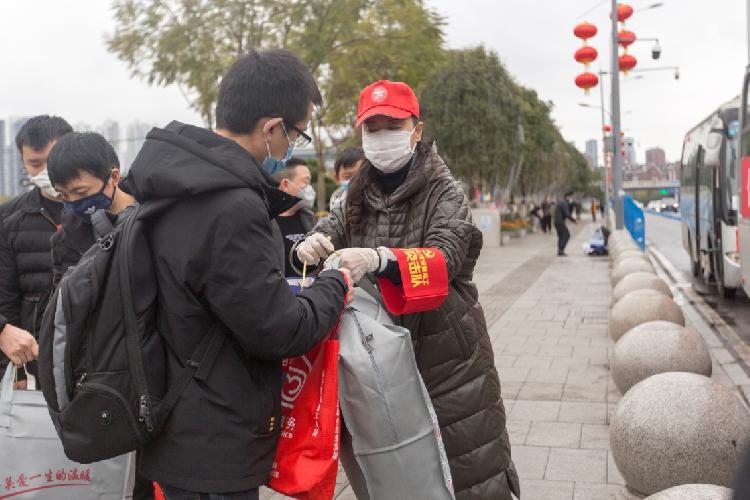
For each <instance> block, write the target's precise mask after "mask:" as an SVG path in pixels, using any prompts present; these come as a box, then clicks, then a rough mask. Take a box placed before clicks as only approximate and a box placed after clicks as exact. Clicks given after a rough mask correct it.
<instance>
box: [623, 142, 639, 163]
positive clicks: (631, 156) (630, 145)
mask: <svg viewBox="0 0 750 500" xmlns="http://www.w3.org/2000/svg"><path fill="white" fill-rule="evenodd" d="M623 142H624V143H625V146H624V147H623V151H625V162H626V163H627V166H629V167H630V168H631V169H633V168H635V167H636V166H637V165H638V158H637V157H636V152H635V140H634V139H633V138H632V137H626V138H625V139H624V140H623Z"/></svg>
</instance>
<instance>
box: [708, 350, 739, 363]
mask: <svg viewBox="0 0 750 500" xmlns="http://www.w3.org/2000/svg"><path fill="white" fill-rule="evenodd" d="M711 357H712V358H714V359H715V360H716V361H717V362H718V363H719V364H721V365H725V364H728V363H734V356H732V354H731V353H730V352H729V351H727V350H726V349H725V348H723V347H714V348H713V349H711Z"/></svg>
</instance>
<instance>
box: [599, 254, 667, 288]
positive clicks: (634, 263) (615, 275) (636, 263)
mask: <svg viewBox="0 0 750 500" xmlns="http://www.w3.org/2000/svg"><path fill="white" fill-rule="evenodd" d="M639 271H643V272H647V273H652V274H654V275H656V270H655V269H654V266H653V264H651V262H650V261H646V260H643V259H633V258H631V259H625V260H622V261H620V262H619V263H618V264H617V265H616V266H615V267H613V268H612V274H611V275H610V276H611V278H612V286H613V287H614V286H617V283H619V282H620V280H621V279H623V278H624V277H625V276H627V275H628V274H631V273H635V272H639Z"/></svg>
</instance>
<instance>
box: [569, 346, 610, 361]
mask: <svg viewBox="0 0 750 500" xmlns="http://www.w3.org/2000/svg"><path fill="white" fill-rule="evenodd" d="M573 356H578V357H580V358H589V359H591V358H605V359H606V358H607V356H608V354H607V348H606V347H582V346H575V347H573Z"/></svg>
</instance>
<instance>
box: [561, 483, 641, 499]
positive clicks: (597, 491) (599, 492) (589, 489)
mask: <svg viewBox="0 0 750 500" xmlns="http://www.w3.org/2000/svg"><path fill="white" fill-rule="evenodd" d="M636 499H638V500H640V497H638V496H635V495H633V494H632V493H630V492H629V491H628V490H627V488H625V486H621V485H619V484H592V483H576V486H575V493H574V494H573V500H636Z"/></svg>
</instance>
